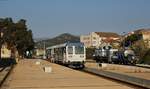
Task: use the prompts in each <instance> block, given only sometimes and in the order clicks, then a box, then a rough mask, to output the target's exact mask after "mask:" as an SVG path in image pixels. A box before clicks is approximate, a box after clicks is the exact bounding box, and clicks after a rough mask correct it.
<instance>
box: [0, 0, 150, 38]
mask: <svg viewBox="0 0 150 89" xmlns="http://www.w3.org/2000/svg"><path fill="white" fill-rule="evenodd" d="M5 17H11V18H12V19H13V20H14V21H18V20H19V19H26V20H27V26H28V29H31V30H32V31H33V35H34V38H42V37H46V38H52V37H55V36H57V35H59V34H62V33H71V34H73V35H85V34H89V33H90V32H116V33H118V34H123V32H126V33H128V32H130V31H133V30H137V29H140V28H150V0H0V18H5Z"/></svg>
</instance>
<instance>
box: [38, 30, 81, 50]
mask: <svg viewBox="0 0 150 89" xmlns="http://www.w3.org/2000/svg"><path fill="white" fill-rule="evenodd" d="M68 41H80V38H79V37H78V36H74V35H72V34H69V33H63V34H60V35H59V36H56V37H54V38H51V39H47V40H41V41H38V42H36V47H38V48H43V46H44V42H45V45H46V47H48V46H52V45H56V44H61V43H65V42H68Z"/></svg>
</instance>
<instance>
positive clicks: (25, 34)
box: [0, 18, 34, 55]
mask: <svg viewBox="0 0 150 89" xmlns="http://www.w3.org/2000/svg"><path fill="white" fill-rule="evenodd" d="M3 28H5V29H4V30H3V33H4V35H3V37H2V38H1V44H3V43H7V44H8V48H9V49H11V50H12V51H13V50H15V49H17V50H18V52H19V54H20V55H23V54H24V53H25V52H26V51H27V50H29V51H30V50H32V49H33V48H34V41H33V37H32V31H31V30H28V29H27V25H26V20H24V19H21V20H19V21H18V22H17V23H14V22H13V20H12V19H11V18H5V19H0V29H3Z"/></svg>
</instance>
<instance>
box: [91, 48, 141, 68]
mask: <svg viewBox="0 0 150 89" xmlns="http://www.w3.org/2000/svg"><path fill="white" fill-rule="evenodd" d="M93 59H94V60H95V61H96V62H98V63H113V64H130V65H135V64H136V63H137V61H138V60H139V59H138V58H137V57H136V56H135V54H134V52H133V51H132V50H131V49H127V50H124V51H119V50H118V49H112V47H111V46H109V47H107V46H104V47H101V48H98V49H95V52H94V54H93Z"/></svg>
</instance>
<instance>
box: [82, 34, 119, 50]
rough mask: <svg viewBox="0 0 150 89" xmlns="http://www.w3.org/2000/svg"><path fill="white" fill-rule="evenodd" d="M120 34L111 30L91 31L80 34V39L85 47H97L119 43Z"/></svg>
mask: <svg viewBox="0 0 150 89" xmlns="http://www.w3.org/2000/svg"><path fill="white" fill-rule="evenodd" d="M119 40H120V36H119V35H118V34H117V33H113V32H91V33H90V34H88V35H81V36H80V41H81V42H83V43H84V45H85V47H87V48H90V47H94V48H98V47H101V46H104V45H111V44H114V45H115V46H117V45H119Z"/></svg>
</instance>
